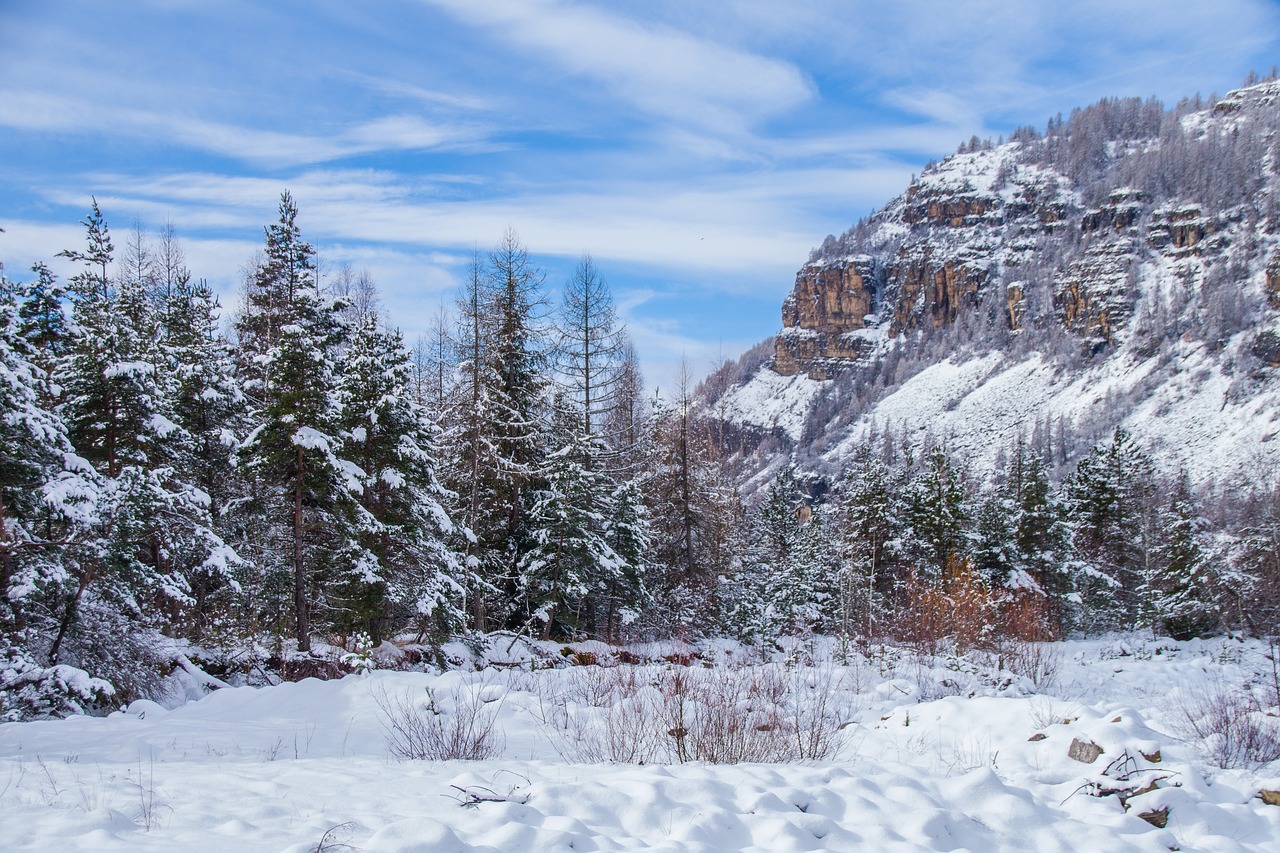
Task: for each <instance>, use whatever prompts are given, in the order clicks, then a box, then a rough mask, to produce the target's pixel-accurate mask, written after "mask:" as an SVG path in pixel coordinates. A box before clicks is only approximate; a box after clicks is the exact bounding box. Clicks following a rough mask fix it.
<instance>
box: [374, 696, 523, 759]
mask: <svg viewBox="0 0 1280 853" xmlns="http://www.w3.org/2000/svg"><path fill="white" fill-rule="evenodd" d="M451 698H452V700H453V701H452V703H451V704H452V708H446V707H444V706H443V703H441V702H440V701H439V700H438V697H437V696H436V693H435V691H433V690H431V688H427V690H426V696H425V698H423V697H421V696H420V697H419V698H414V695H413V693H412V692H411V691H408V690H406V691H404V692H403V693H401V694H399V695H392V694H390V693H388V692H387V691H386V690H380V691H378V692H376V693H375V695H374V699H375V701H376V702H377V704H378V710H379V711H380V712H381V717H382V719H381V720H380V725H381V727H382V733H383V737H384V738H385V739H386V743H387V749H388V750H389V751H390V752H391V754H392V755H394V756H395V757H396V758H401V759H409V760H427V761H449V760H452V759H463V760H467V761H483V760H485V759H489V758H496V757H498V755H499V754H501V752H502V748H503V746H504V743H503V739H502V736H501V734H500V733H498V732H497V731H496V730H495V722H496V720H497V710H496V709H495V708H491V707H489V705H488V704H486V703H485V702H484V701H483V699H481V698H480V695H479V693H478V692H474V691H473V692H466V691H463V690H461V689H459V690H455V691H454V693H453V696H452V697H451Z"/></svg>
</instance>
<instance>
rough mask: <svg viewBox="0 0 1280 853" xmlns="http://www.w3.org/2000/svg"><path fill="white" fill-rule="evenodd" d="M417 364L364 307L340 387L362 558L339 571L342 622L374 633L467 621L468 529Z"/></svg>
mask: <svg viewBox="0 0 1280 853" xmlns="http://www.w3.org/2000/svg"><path fill="white" fill-rule="evenodd" d="M411 385H412V366H411V363H410V358H409V354H408V353H407V352H406V351H405V349H404V346H403V344H402V343H401V339H400V335H399V333H398V332H392V331H387V330H385V329H383V328H382V322H381V320H380V319H379V318H378V316H377V315H376V314H373V313H369V314H367V315H366V316H365V317H364V318H363V319H362V320H361V321H360V323H359V324H358V326H357V327H356V328H355V330H354V332H353V334H352V336H351V342H350V344H349V346H348V348H347V352H346V358H345V364H344V369H343V375H342V380H341V382H340V384H339V393H340V398H341V402H342V421H341V427H342V436H343V456H344V458H346V459H348V460H350V461H351V462H354V463H355V464H356V465H357V466H359V468H360V470H361V471H362V472H364V473H363V476H362V478H361V491H360V505H361V507H362V508H363V510H364V511H363V513H362V514H361V515H360V518H359V523H358V525H357V530H358V534H357V535H358V542H359V546H360V554H359V556H360V557H361V559H358V560H356V561H354V562H353V563H352V565H351V566H350V567H347V571H346V572H345V573H342V572H340V573H339V575H338V576H337V577H336V578H335V581H336V586H337V591H336V592H335V596H336V597H339V598H340V599H341V606H340V607H335V611H336V612H337V613H338V614H340V615H339V616H338V617H337V620H336V621H337V624H338V627H339V628H340V629H342V630H343V631H344V632H347V631H351V632H354V631H365V632H366V633H368V634H369V636H370V637H371V638H372V639H373V641H374V642H375V643H378V642H381V640H382V639H383V638H385V637H390V636H393V635H394V634H395V632H397V631H398V630H401V629H402V628H403V627H405V626H406V625H407V624H414V625H415V627H416V628H417V630H418V632H419V634H420V635H426V636H430V637H432V638H433V639H435V640H442V639H444V638H445V637H447V636H448V635H449V634H451V633H452V632H454V631H457V630H458V629H459V628H461V627H462V625H463V624H464V621H465V615H464V613H463V612H462V609H461V608H462V601H463V593H464V589H465V578H464V577H463V576H462V562H461V560H460V559H459V558H458V556H457V554H456V553H455V551H454V546H455V544H456V543H458V542H461V541H462V540H463V535H462V533H461V532H460V531H458V530H456V529H455V527H454V524H453V522H452V521H451V520H450V518H449V515H448V513H447V512H446V510H445V504H447V503H448V502H449V500H450V499H451V498H452V497H454V496H453V495H449V494H446V493H445V491H444V489H443V487H442V486H441V485H440V484H439V483H438V482H437V480H436V475H435V470H436V468H437V462H436V432H437V429H436V427H435V425H434V424H433V423H432V422H431V421H430V419H429V418H428V416H427V414H426V409H425V407H423V406H421V405H419V404H418V403H417V402H415V400H414V399H413V391H412V388H411Z"/></svg>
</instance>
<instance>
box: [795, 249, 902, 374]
mask: <svg viewBox="0 0 1280 853" xmlns="http://www.w3.org/2000/svg"><path fill="white" fill-rule="evenodd" d="M877 272H878V270H877V266H876V263H875V261H874V260H873V259H871V258H869V257H857V258H848V259H843V260H839V261H835V262H833V263H827V264H808V265H806V266H805V267H804V268H802V269H801V270H800V272H799V273H797V274H796V284H795V289H794V290H792V292H791V295H790V296H788V297H787V300H786V301H785V302H784V303H783V304H782V332H781V333H780V334H779V335H778V336H777V338H776V340H775V356H774V370H776V371H777V372H778V373H780V374H782V375H783V376H792V375H794V374H796V373H799V372H800V371H801V370H805V371H807V372H808V373H809V375H810V376H812V377H813V378H815V379H826V378H827V377H828V369H827V368H828V366H829V365H831V364H832V363H834V362H846V363H847V362H848V361H850V360H853V359H857V358H859V357H861V356H863V355H864V354H866V352H867V351H868V350H869V348H870V342H869V341H868V339H866V338H863V337H859V336H858V335H856V334H854V333H856V332H858V331H859V330H862V329H865V328H866V327H867V321H868V318H869V317H870V319H871V320H872V321H873V322H874V321H875V319H876V318H875V317H874V316H871V314H872V310H873V307H874V305H875V300H876V290H877Z"/></svg>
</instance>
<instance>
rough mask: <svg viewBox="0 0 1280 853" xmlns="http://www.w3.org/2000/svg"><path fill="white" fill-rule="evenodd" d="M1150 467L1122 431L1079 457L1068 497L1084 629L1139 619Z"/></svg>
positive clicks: (1147, 547) (1146, 547)
mask: <svg viewBox="0 0 1280 853" xmlns="http://www.w3.org/2000/svg"><path fill="white" fill-rule="evenodd" d="M1149 490H1150V466H1149V463H1148V461H1147V459H1146V456H1145V455H1144V454H1143V453H1142V451H1141V450H1140V449H1139V448H1138V446H1137V444H1136V443H1135V442H1134V441H1133V439H1132V438H1131V437H1130V436H1129V434H1128V433H1126V432H1125V431H1124V430H1121V429H1117V430H1116V431H1115V434H1114V435H1113V437H1112V439H1111V441H1110V442H1109V443H1107V444H1105V445H1103V444H1099V445H1098V446H1096V447H1094V449H1093V451H1092V452H1091V453H1090V454H1089V455H1088V456H1086V457H1085V458H1084V459H1082V460H1080V464H1079V465H1078V466H1077V467H1076V470H1075V473H1074V474H1072V475H1071V477H1070V478H1069V479H1068V480H1067V483H1066V496H1067V506H1068V512H1069V515H1070V518H1071V526H1072V548H1073V549H1074V551H1075V553H1076V557H1077V561H1076V568H1075V571H1076V574H1077V579H1076V588H1077V589H1078V590H1079V591H1080V593H1081V594H1082V596H1083V599H1084V601H1083V607H1084V611H1083V612H1082V616H1081V618H1082V624H1083V626H1084V627H1086V628H1099V627H1129V626H1131V625H1132V624H1133V623H1134V622H1135V620H1137V619H1138V617H1139V609H1140V598H1139V593H1140V590H1141V588H1142V584H1143V579H1144V577H1145V576H1146V571H1147V568H1146V566H1147V557H1148V556H1149V554H1150V544H1151V542H1150V528H1149V524H1148V523H1147V521H1148V519H1147V517H1146V513H1147V510H1148V504H1149Z"/></svg>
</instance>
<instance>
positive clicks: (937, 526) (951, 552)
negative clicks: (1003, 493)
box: [905, 445, 969, 581]
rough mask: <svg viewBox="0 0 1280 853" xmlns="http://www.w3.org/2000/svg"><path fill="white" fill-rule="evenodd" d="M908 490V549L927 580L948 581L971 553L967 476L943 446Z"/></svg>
mask: <svg viewBox="0 0 1280 853" xmlns="http://www.w3.org/2000/svg"><path fill="white" fill-rule="evenodd" d="M922 463H923V467H922V469H921V470H920V471H919V472H918V473H917V474H916V476H915V477H914V478H913V479H912V480H911V483H910V485H909V486H908V494H909V499H908V505H907V519H908V522H909V524H910V529H909V534H908V535H907V537H906V538H905V544H906V548H907V549H908V551H909V553H911V555H912V557H913V559H914V561H915V564H916V568H917V570H918V571H919V572H921V573H922V575H923V577H924V578H927V579H929V580H935V581H940V580H943V579H945V576H946V573H947V569H948V566H949V565H951V564H952V563H953V562H954V561H955V560H956V558H957V557H960V556H961V555H963V554H965V553H966V551H967V549H968V545H969V542H968V536H967V533H968V525H969V509H968V506H967V501H966V495H965V490H964V481H963V475H962V473H961V472H960V471H958V470H957V469H956V467H955V465H954V464H953V463H952V461H951V457H950V455H949V454H948V453H947V451H946V449H945V448H943V447H942V446H941V445H935V446H934V447H932V448H930V449H929V450H928V451H927V452H926V453H925V456H924V459H923V460H922Z"/></svg>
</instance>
